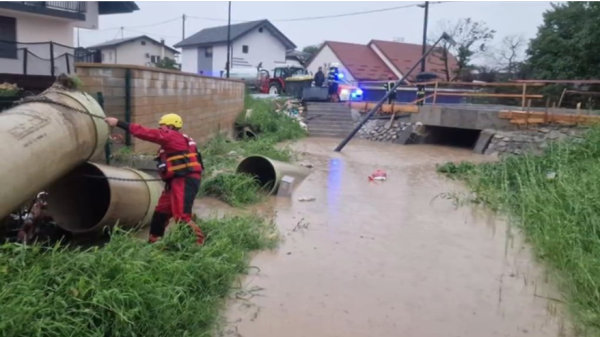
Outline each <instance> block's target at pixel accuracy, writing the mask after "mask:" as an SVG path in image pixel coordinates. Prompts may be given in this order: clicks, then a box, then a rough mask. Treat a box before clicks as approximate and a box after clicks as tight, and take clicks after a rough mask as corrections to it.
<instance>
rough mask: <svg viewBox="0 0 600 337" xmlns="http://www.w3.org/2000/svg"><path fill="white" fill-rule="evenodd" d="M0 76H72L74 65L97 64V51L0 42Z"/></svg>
mask: <svg viewBox="0 0 600 337" xmlns="http://www.w3.org/2000/svg"><path fill="white" fill-rule="evenodd" d="M0 55H2V56H3V57H2V58H0V74H19V75H45V76H57V75H59V74H62V73H66V74H70V73H74V72H75V62H86V63H99V62H101V59H100V54H99V52H98V51H89V50H87V49H85V48H73V47H69V46H65V45H62V44H59V43H56V42H39V43H20V42H9V41H2V40H0Z"/></svg>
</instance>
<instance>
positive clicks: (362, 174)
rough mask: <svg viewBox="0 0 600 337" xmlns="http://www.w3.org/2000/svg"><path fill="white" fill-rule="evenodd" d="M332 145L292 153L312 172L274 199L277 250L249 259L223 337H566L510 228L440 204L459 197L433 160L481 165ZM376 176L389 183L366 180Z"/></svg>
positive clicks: (441, 155)
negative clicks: (242, 291) (382, 174)
mask: <svg viewBox="0 0 600 337" xmlns="http://www.w3.org/2000/svg"><path fill="white" fill-rule="evenodd" d="M335 145H337V141H336V140H329V139H314V138H310V139H306V140H303V141H301V142H299V143H297V144H295V145H294V147H295V148H296V149H297V150H298V151H301V152H303V155H302V158H301V161H307V162H311V163H312V164H313V165H314V168H313V173H312V174H311V175H310V176H309V177H308V178H307V179H306V180H305V181H304V182H303V183H302V184H301V185H300V187H299V188H298V189H297V190H296V192H295V194H294V196H293V198H291V199H290V198H274V199H273V200H272V205H271V206H273V207H274V209H275V210H276V211H277V217H276V220H277V224H278V226H279V228H280V231H281V233H282V236H284V237H285V241H284V242H283V243H282V244H281V246H280V248H279V249H278V250H277V251H274V252H262V253H259V254H258V255H257V256H256V257H255V258H254V259H253V261H252V263H251V265H252V266H256V267H258V268H259V270H260V271H259V272H253V273H252V274H251V275H249V276H248V277H247V278H245V280H244V281H243V284H244V289H246V293H245V294H246V295H249V296H242V297H243V298H246V299H245V300H235V301H232V302H231V303H230V305H229V307H228V312H227V322H228V324H227V326H226V328H225V331H224V334H223V335H224V336H243V337H393V336H406V337H411V336H415V337H429V336H431V337H433V336H444V337H445V336H448V337H450V336H452V337H484V336H569V334H568V333H566V332H565V330H566V328H565V327H564V325H565V324H564V323H563V319H562V318H561V317H562V316H563V315H562V314H560V312H561V307H560V299H561V297H560V295H559V294H556V293H555V292H554V291H553V289H552V287H551V286H549V285H548V284H547V280H546V275H545V274H544V272H543V271H540V269H539V268H538V267H536V265H535V264H534V263H532V262H531V257H530V252H529V250H528V249H527V248H526V247H525V246H524V245H523V243H522V241H521V240H520V239H519V237H518V236H514V235H512V234H511V233H512V232H513V231H514V230H507V226H506V225H505V224H504V223H503V222H502V221H500V220H498V219H495V218H494V216H493V215H492V214H490V213H489V212H486V211H484V210H473V209H471V208H469V207H461V208H456V206H455V204H454V201H453V200H452V198H448V195H446V196H444V195H443V193H450V195H452V194H451V193H452V192H464V189H463V188H462V187H461V185H460V184H458V183H455V182H452V181H449V180H447V179H444V178H443V177H441V176H439V175H438V174H437V173H436V172H435V164H436V163H444V162H446V161H449V160H452V161H459V160H474V161H478V160H485V159H486V157H483V156H478V155H475V154H473V153H472V152H471V151H469V150H463V149H454V148H445V147H440V146H399V145H392V144H381V143H374V142H361V141H353V142H351V143H350V144H349V145H348V146H347V147H346V148H345V149H344V151H343V152H342V153H334V152H333V151H332V149H333V148H334V147H335ZM376 169H383V170H385V171H386V172H387V174H388V180H387V181H386V182H383V183H378V184H375V183H369V182H368V181H367V177H368V176H369V175H370V174H371V173H372V172H373V171H374V170H376ZM304 196H307V197H315V198H316V201H313V202H299V201H298V198H299V197H304ZM203 203H204V202H203ZM203 203H202V204H203Z"/></svg>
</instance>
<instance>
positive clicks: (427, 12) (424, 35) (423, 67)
mask: <svg viewBox="0 0 600 337" xmlns="http://www.w3.org/2000/svg"><path fill="white" fill-rule="evenodd" d="M419 7H421V8H424V9H425V18H424V19H423V49H422V51H421V55H425V53H426V52H427V18H428V16H429V1H425V4H423V5H419ZM425 63H427V62H426V60H425V59H423V61H421V72H424V71H425Z"/></svg>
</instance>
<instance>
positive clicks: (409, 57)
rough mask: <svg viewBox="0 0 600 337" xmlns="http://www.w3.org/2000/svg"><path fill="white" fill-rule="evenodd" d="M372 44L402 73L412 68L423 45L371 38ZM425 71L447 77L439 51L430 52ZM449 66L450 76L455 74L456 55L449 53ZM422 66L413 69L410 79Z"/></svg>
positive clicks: (442, 77) (419, 56)
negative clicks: (415, 69)
mask: <svg viewBox="0 0 600 337" xmlns="http://www.w3.org/2000/svg"><path fill="white" fill-rule="evenodd" d="M371 44H374V45H375V46H377V48H378V49H379V50H380V51H381V52H382V53H383V55H384V56H385V57H386V58H387V59H388V60H389V61H390V62H391V63H392V64H393V65H394V67H396V69H398V70H399V71H400V72H401V73H402V74H405V73H407V72H408V71H409V70H410V68H411V67H412V66H413V65H414V64H415V62H417V61H418V60H419V59H420V58H421V53H422V45H420V44H412V43H403V42H391V41H380V40H371V42H369V44H368V45H369V47H370V46H371ZM425 67H426V69H425V71H427V72H433V73H435V74H438V76H440V78H441V79H443V80H445V79H446V70H445V69H446V68H445V65H444V61H443V60H442V59H441V58H440V57H439V56H438V54H437V53H435V54H434V53H432V54H429V57H427V63H426V64H425ZM448 68H449V69H450V76H453V75H454V74H453V72H452V71H453V70H454V69H456V68H457V61H456V58H455V57H454V55H452V54H448ZM419 71H420V68H419V69H417V71H413V73H412V74H411V76H409V78H408V79H409V80H414V76H415V75H417V74H418V73H419Z"/></svg>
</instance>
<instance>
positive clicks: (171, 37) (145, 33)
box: [125, 28, 181, 39]
mask: <svg viewBox="0 0 600 337" xmlns="http://www.w3.org/2000/svg"><path fill="white" fill-rule="evenodd" d="M125 30H126V31H128V32H133V33H138V34H144V35H150V36H158V37H164V38H170V39H180V38H181V37H180V36H172V35H160V34H154V33H147V32H142V31H139V30H133V29H129V28H125Z"/></svg>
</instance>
